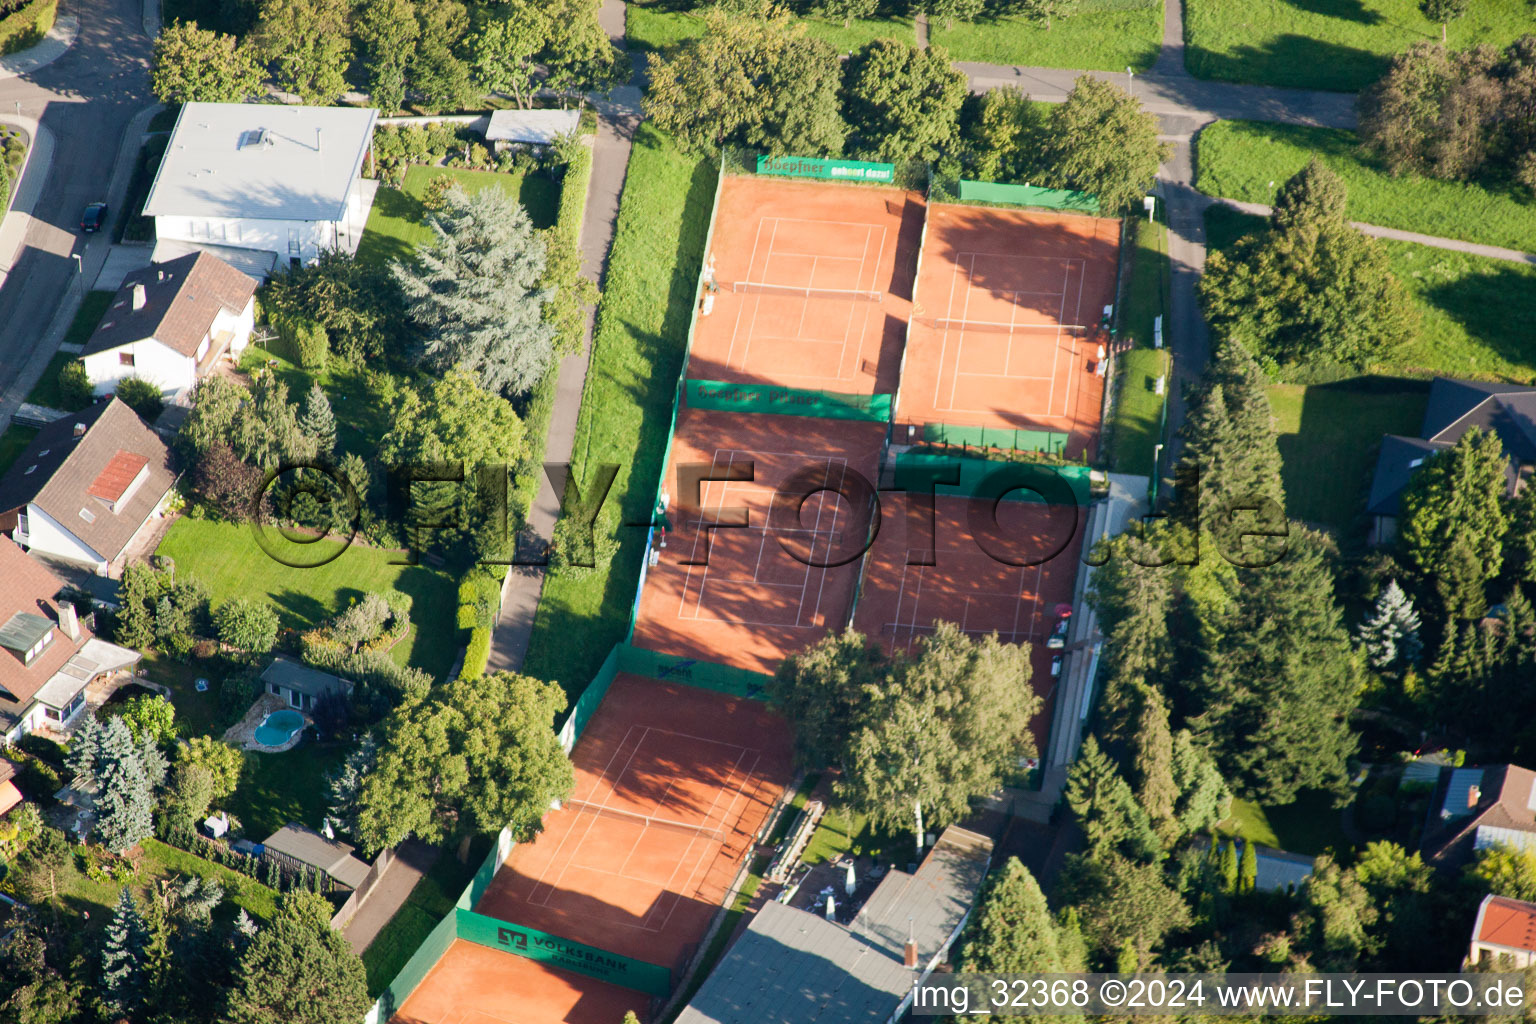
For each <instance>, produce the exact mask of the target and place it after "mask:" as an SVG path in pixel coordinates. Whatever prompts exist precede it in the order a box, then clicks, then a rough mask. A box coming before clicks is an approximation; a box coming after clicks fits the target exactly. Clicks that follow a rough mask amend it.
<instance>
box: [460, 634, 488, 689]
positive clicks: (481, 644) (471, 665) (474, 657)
mask: <svg viewBox="0 0 1536 1024" xmlns="http://www.w3.org/2000/svg"><path fill="white" fill-rule="evenodd" d="M490 660H491V627H490V626H476V627H475V628H474V630H473V631H472V632H471V633H470V634H469V646H467V647H465V648H464V667H463V668H461V669H460V670H459V678H460V679H474V678H476V677H477V676H483V675H485V667H486V665H487V664H489V662H490Z"/></svg>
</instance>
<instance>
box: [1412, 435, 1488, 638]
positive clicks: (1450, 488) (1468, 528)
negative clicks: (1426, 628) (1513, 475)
mask: <svg viewBox="0 0 1536 1024" xmlns="http://www.w3.org/2000/svg"><path fill="white" fill-rule="evenodd" d="M1508 466H1509V461H1508V459H1507V457H1506V456H1505V454H1504V446H1503V445H1502V444H1501V443H1500V441H1499V436H1498V435H1497V434H1495V433H1492V432H1488V433H1484V432H1483V430H1482V429H1481V428H1478V427H1473V428H1472V429H1470V430H1468V431H1467V432H1466V433H1465V434H1463V435H1462V436H1461V438H1460V439H1459V440H1458V441H1457V442H1456V444H1455V445H1454V446H1453V447H1452V448H1451V449H1450V450H1449V451H1444V452H1440V453H1439V454H1437V455H1436V456H1435V457H1434V458H1431V459H1426V460H1425V461H1424V463H1423V465H1421V466H1419V468H1418V469H1417V470H1415V471H1414V474H1413V476H1412V477H1411V478H1410V479H1409V481H1408V486H1407V488H1406V489H1405V490H1404V491H1403V498H1402V514H1401V517H1400V520H1399V522H1400V526H1399V533H1398V538H1399V545H1400V547H1401V549H1402V552H1403V555H1404V557H1405V558H1406V559H1407V561H1408V563H1409V564H1410V565H1412V566H1413V567H1414V568H1415V569H1416V570H1418V571H1419V572H1420V573H1421V574H1423V576H1424V578H1425V579H1429V580H1435V581H1436V583H1437V587H1438V589H1439V590H1440V594H1441V598H1442V600H1443V601H1444V604H1445V608H1446V610H1447V611H1448V612H1449V613H1451V614H1454V615H1456V616H1458V617H1461V618H1475V617H1478V616H1480V615H1481V614H1482V612H1483V610H1484V609H1485V608H1486V606H1487V605H1486V597H1485V595H1484V592H1483V590H1484V587H1485V585H1486V584H1487V582H1488V581H1489V580H1491V579H1493V578H1495V577H1497V576H1498V575H1499V571H1500V569H1501V568H1502V567H1503V564H1504V535H1505V533H1506V532H1507V531H1508V529H1509V518H1508V516H1507V514H1506V512H1505V506H1504V493H1505V490H1506V489H1507V486H1508V483H1507V481H1508V478H1507V476H1506V474H1507V472H1508Z"/></svg>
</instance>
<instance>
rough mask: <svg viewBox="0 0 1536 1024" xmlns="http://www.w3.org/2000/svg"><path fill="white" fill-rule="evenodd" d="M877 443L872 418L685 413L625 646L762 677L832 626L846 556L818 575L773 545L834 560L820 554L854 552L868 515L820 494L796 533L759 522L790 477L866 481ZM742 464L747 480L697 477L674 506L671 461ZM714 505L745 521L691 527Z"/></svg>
mask: <svg viewBox="0 0 1536 1024" xmlns="http://www.w3.org/2000/svg"><path fill="white" fill-rule="evenodd" d="M884 436H885V424H883V423H864V422H857V421H851V420H823V419H812V418H806V417H798V416H770V415H754V414H741V413H723V412H701V411H699V410H696V409H684V410H683V411H682V412H681V413H680V414H679V417H678V425H677V434H676V436H675V438H674V440H673V444H672V456H671V461H670V464H669V465H668V466H667V475H666V477H665V478H664V479H665V481H666V483H665V485H664V488H665V490H667V491H668V492H669V494H670V501H669V503H668V509H667V518H668V522H669V523H670V524H671V531H670V532H669V535H668V537H667V546H666V547H665V548H662V549H659V561H658V564H656V565H654V566H652V567H651V568H650V569H649V570H647V574H646V578H645V587H644V589H643V591H642V592H641V595H640V611H639V616H638V617H637V619H636V622H635V636H634V643H635V646H637V647H644V648H647V649H648V650H652V651H660V652H661V653H663V654H676V655H682V656H685V657H695V658H700V659H703V660H706V661H713V662H717V663H721V664H726V665H734V666H737V667H739V668H745V669H750V670H752V671H756V672H772V671H774V669H776V668H777V667H778V664H779V662H780V661H782V660H783V659H784V658H785V657H786V656H787V655H789V654H793V653H794V652H796V651H799V650H801V649H803V648H805V647H806V646H808V645H810V644H813V643H815V642H816V641H817V640H820V639H821V638H822V637H823V636H825V635H827V633H828V632H829V631H837V630H841V629H842V628H843V626H844V625H845V624H846V623H847V621H848V612H849V609H850V607H851V605H852V601H853V591H854V587H855V585H856V584H857V582H858V573H859V565H858V560H857V558H856V557H855V558H853V560H852V561H849V562H848V563H847V564H845V565H840V566H836V567H831V568H825V569H823V568H817V567H815V566H813V565H808V564H806V561H802V560H800V559H799V558H797V557H795V555H794V554H792V553H791V552H789V551H786V550H785V549H784V546H783V544H781V541H782V542H783V543H785V544H790V545H803V546H804V549H805V551H804V553H805V554H807V555H808V556H809V558H808V559H807V560H809V561H817V562H830V561H833V560H834V558H832V557H829V553H831V552H838V553H841V552H844V551H847V552H848V553H849V554H850V555H856V554H857V552H858V551H859V550H860V549H861V545H862V541H863V538H864V537H865V536H867V529H866V523H867V512H866V511H865V510H857V514H855V510H853V509H852V508H851V507H850V505H849V504H848V502H847V501H845V500H844V499H842V498H840V497H837V496H836V495H834V494H832V493H830V492H823V493H821V494H819V495H818V496H816V497H813V498H811V499H810V500H808V501H806V502H805V503H804V505H803V506H802V507H801V508H800V510H799V513H800V514H799V520H798V525H797V526H796V527H789V528H785V527H783V526H781V525H780V524H778V523H775V524H773V525H770V524H769V519H768V515H769V508H770V505H771V504H772V500H773V496H774V492H775V489H776V488H778V487H779V486H780V485H781V484H782V483H783V482H784V481H785V480H786V479H787V478H788V477H789V476H790V475H791V474H792V473H795V472H797V471H804V470H811V471H814V472H817V473H821V474H830V475H832V476H834V477H841V476H842V474H844V473H845V472H846V471H857V472H858V473H860V474H862V475H863V477H864V479H865V480H867V481H870V483H871V486H872V485H873V481H874V480H875V473H876V463H877V461H878V459H879V455H880V446H881V442H882V440H883V438H884ZM744 462H752V463H753V466H754V478H753V480H752V481H751V482H746V481H731V482H723V481H705V482H703V483H701V484H700V485H699V503H700V504H699V507H697V508H694V509H692V510H690V509H688V508H686V507H683V506H682V504H681V500H682V496H681V495H679V494H677V493H675V492H676V491H677V490H678V488H679V484H678V466H680V465H686V464H704V465H707V466H710V467H713V468H712V470H711V475H720V474H722V473H723V472H724V471H726V470H727V469H729V468H730V467H733V466H734V467H740V466H741V465H742V463H744ZM690 500H692V499H690ZM725 508H744V509H746V510H747V526H745V527H729V528H724V527H722V528H717V529H709V530H705V529H701V528H699V527H698V526H697V524H698V523H700V522H701V521H719V519H720V518H722V515H721V513H720V512H719V510H720V509H725ZM812 545H814V548H815V550H814V553H812V552H811V551H810V550H809V549H810V547H811V546H812ZM690 562H692V563H702V564H687V563H690Z"/></svg>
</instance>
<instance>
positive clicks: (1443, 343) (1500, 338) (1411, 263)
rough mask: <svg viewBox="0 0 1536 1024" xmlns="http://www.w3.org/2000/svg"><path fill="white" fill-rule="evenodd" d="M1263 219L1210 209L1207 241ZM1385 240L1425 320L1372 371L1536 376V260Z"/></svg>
mask: <svg viewBox="0 0 1536 1024" xmlns="http://www.w3.org/2000/svg"><path fill="white" fill-rule="evenodd" d="M1264 224H1265V222H1264V218H1262V217H1255V216H1253V215H1251V214H1245V213H1239V212H1238V211H1236V210H1233V209H1232V208H1231V207H1226V206H1220V205H1217V206H1213V207H1211V209H1210V210H1208V211H1207V212H1206V217H1205V234H1206V246H1207V248H1209V249H1210V250H1212V251H1219V250H1221V249H1225V248H1228V247H1230V246H1231V245H1232V244H1233V243H1234V242H1236V241H1237V239H1238V238H1241V237H1242V236H1243V235H1245V234H1248V233H1250V232H1253V231H1260V230H1263V228H1264ZM1380 244H1381V245H1383V246H1384V247H1385V248H1386V251H1387V255H1388V257H1389V259H1390V260H1391V264H1392V271H1393V273H1394V274H1396V275H1397V277H1398V280H1400V281H1402V282H1403V284H1404V286H1405V287H1406V288H1407V289H1408V294H1409V296H1410V297H1411V298H1412V299H1413V303H1414V306H1415V307H1416V308H1417V309H1418V310H1419V313H1420V316H1421V317H1422V320H1421V322H1420V327H1419V336H1418V339H1417V340H1416V341H1414V342H1413V343H1411V344H1409V345H1408V346H1406V347H1405V348H1404V349H1402V350H1401V351H1399V352H1397V353H1395V354H1393V356H1392V357H1391V358H1390V359H1387V360H1383V361H1382V362H1381V363H1379V364H1374V365H1372V366H1371V367H1370V372H1372V373H1375V374H1380V375H1383V376H1389V377H1397V376H1402V377H1432V376H1434V375H1436V374H1444V375H1447V376H1453V377H1481V378H1484V379H1503V380H1512V381H1518V382H1521V383H1525V382H1529V381H1531V380H1533V379H1536V342H1532V340H1531V338H1530V333H1529V331H1528V330H1527V329H1526V327H1525V325H1526V324H1528V323H1530V322H1531V321H1532V319H1533V318H1536V268H1533V267H1529V266H1525V265H1522V264H1519V263H1511V262H1508V261H1506V260H1496V259H1489V258H1487V257H1484V256H1471V255H1468V254H1466V253H1461V252H1455V251H1452V250H1449V249H1437V248H1434V247H1433V246H1427V245H1417V244H1415V243H1413V242H1394V241H1386V240H1383V241H1382V242H1381V243H1380Z"/></svg>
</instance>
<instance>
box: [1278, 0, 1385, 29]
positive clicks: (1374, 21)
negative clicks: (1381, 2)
mask: <svg viewBox="0 0 1536 1024" xmlns="http://www.w3.org/2000/svg"><path fill="white" fill-rule="evenodd" d="M1286 2H1287V3H1289V4H1290V5H1291V6H1292V7H1294V8H1296V9H1297V10H1299V11H1307V12H1309V13H1311V14H1321V15H1322V16H1324V17H1325V18H1338V19H1340V20H1342V21H1353V22H1358V23H1359V24H1361V25H1380V24H1381V23H1382V22H1383V21H1385V20H1386V19H1385V18H1383V17H1382V16H1381V12H1380V11H1373V10H1371V9H1370V8H1369V7H1366V6H1365V4H1363V3H1361V2H1360V0H1286Z"/></svg>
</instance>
